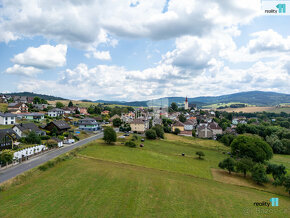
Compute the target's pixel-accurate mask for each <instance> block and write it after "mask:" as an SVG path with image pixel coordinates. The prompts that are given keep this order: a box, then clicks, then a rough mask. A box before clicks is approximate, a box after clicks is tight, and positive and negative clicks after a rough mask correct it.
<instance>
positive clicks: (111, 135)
mask: <svg viewBox="0 0 290 218" xmlns="http://www.w3.org/2000/svg"><path fill="white" fill-rule="evenodd" d="M103 139H104V141H105V142H106V143H107V144H111V143H112V142H116V141H117V134H116V132H115V130H114V129H113V128H112V127H106V128H105V129H104V138H103Z"/></svg>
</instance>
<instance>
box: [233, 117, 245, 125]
mask: <svg viewBox="0 0 290 218" xmlns="http://www.w3.org/2000/svg"><path fill="white" fill-rule="evenodd" d="M239 123H241V124H246V123H247V119H246V117H234V118H233V119H232V124H234V125H238V124H239Z"/></svg>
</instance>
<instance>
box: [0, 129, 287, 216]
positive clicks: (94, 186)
mask: <svg viewBox="0 0 290 218" xmlns="http://www.w3.org/2000/svg"><path fill="white" fill-rule="evenodd" d="M122 142H124V139H119V140H118V142H117V143H116V145H105V144H103V142H102V140H97V141H95V142H93V143H90V144H89V145H87V146H86V147H85V148H84V149H82V150H80V151H78V153H77V155H76V157H74V158H72V159H70V160H67V161H64V162H60V163H58V164H57V165H56V166H55V167H53V168H50V169H48V170H46V171H44V172H43V171H39V170H38V169H34V170H33V172H28V176H26V177H24V179H22V181H21V182H16V183H15V184H12V185H10V186H9V185H8V186H7V189H6V190H4V191H2V192H0V199H1V204H0V217H16V216H17V217H260V216H264V215H268V216H269V217H287V214H289V213H290V209H289V208H290V198H289V197H288V196H287V193H285V191H284V190H283V189H282V188H279V189H277V190H276V189H274V188H273V186H272V185H271V184H266V185H265V186H257V185H255V184H253V183H252V181H251V180H250V179H243V178H241V177H240V175H227V173H226V172H225V171H221V170H219V169H218V167H217V166H218V163H219V161H221V160H222V159H224V158H225V157H227V156H228V155H226V154H223V152H225V151H227V150H228V149H229V148H227V147H225V146H223V145H222V144H219V143H217V142H215V141H209V140H200V139H192V138H187V137H180V136H175V135H168V134H166V139H165V140H154V141H151V140H145V142H144V145H145V146H144V147H143V148H140V147H137V148H128V147H126V146H124V145H123V144H121V143H122ZM139 144H140V141H138V145H139ZM196 151H203V152H204V153H205V159H204V160H198V159H197V158H196V155H195V152H196ZM181 153H185V156H184V157H183V156H181ZM279 161H281V162H283V163H287V162H288V163H289V156H282V155H277V156H276V155H275V157H274V159H273V162H279ZM285 165H286V164H285ZM287 167H288V166H287ZM16 181H17V180H16ZM11 183H13V182H11ZM272 197H278V198H279V207H271V206H270V207H257V206H254V205H253V203H254V202H263V201H267V202H269V199H271V198H272Z"/></svg>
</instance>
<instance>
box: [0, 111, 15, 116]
mask: <svg viewBox="0 0 290 218" xmlns="http://www.w3.org/2000/svg"><path fill="white" fill-rule="evenodd" d="M0 117H16V114H11V113H1V112H0Z"/></svg>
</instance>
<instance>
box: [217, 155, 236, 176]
mask: <svg viewBox="0 0 290 218" xmlns="http://www.w3.org/2000/svg"><path fill="white" fill-rule="evenodd" d="M219 168H222V169H227V170H228V171H229V174H231V172H233V171H234V170H235V161H234V159H233V158H227V159H224V160H223V161H222V162H220V163H219Z"/></svg>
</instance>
